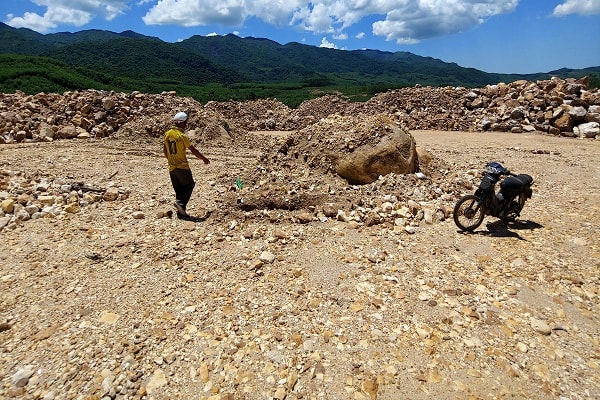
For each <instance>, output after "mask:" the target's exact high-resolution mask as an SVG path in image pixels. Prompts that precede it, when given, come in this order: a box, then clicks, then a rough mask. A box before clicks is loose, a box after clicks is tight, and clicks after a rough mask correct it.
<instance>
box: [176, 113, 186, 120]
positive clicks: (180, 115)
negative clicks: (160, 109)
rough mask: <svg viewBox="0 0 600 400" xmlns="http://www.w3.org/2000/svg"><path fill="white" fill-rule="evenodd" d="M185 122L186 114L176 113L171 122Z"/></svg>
mask: <svg viewBox="0 0 600 400" xmlns="http://www.w3.org/2000/svg"><path fill="white" fill-rule="evenodd" d="M186 120H187V114H186V113H184V112H178V113H177V114H175V116H174V117H173V121H186Z"/></svg>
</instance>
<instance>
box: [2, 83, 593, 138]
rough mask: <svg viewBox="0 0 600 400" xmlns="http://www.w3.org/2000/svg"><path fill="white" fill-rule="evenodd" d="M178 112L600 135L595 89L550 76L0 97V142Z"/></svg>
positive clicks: (232, 128)
mask: <svg viewBox="0 0 600 400" xmlns="http://www.w3.org/2000/svg"><path fill="white" fill-rule="evenodd" d="M175 110H185V111H187V112H188V113H190V115H191V116H192V118H191V120H190V127H191V128H196V129H200V130H201V133H202V134H208V135H209V136H212V137H214V136H217V137H223V136H224V135H230V136H234V137H235V136H236V135H238V136H239V135H243V134H244V133H245V132H248V131H255V130H298V129H302V128H306V127H307V126H310V125H312V124H314V123H316V122H318V121H319V120H320V119H322V118H324V117H327V116H328V115H331V114H340V115H348V114H352V115H357V114H365V115H375V114H381V113H388V114H394V115H396V116H397V117H398V118H399V119H400V120H402V121H403V122H404V124H405V125H406V127H407V128H408V129H439V130H457V131H510V132H515V133H519V132H533V131H539V132H542V133H548V134H551V135H563V136H577V137H587V138H593V137H596V136H598V135H600V91H598V90H588V83H587V80H586V79H582V80H573V79H567V80H561V79H557V78H553V79H550V80H544V81H538V82H529V81H517V82H512V83H510V84H504V83H499V84H497V85H489V86H486V87H484V88H479V89H467V88H463V87H440V88H433V87H419V86H416V87H411V88H404V89H398V90H390V91H388V92H386V93H382V94H379V95H377V96H375V97H373V98H371V99H370V100H369V101H367V102H365V103H351V102H349V101H347V100H345V99H342V98H339V97H336V96H323V97H320V98H317V99H314V100H309V101H306V102H304V103H303V104H301V105H300V106H299V107H298V108H297V109H290V108H289V107H287V106H286V105H284V104H283V103H281V102H279V101H277V100H271V99H267V100H256V101H249V102H236V101H229V102H225V103H218V102H209V103H207V104H206V105H201V104H200V103H198V102H196V101H195V100H193V99H191V98H181V97H178V96H177V95H176V94H175V93H174V92H166V93H162V94H143V93H139V92H133V93H129V94H125V93H114V92H105V91H95V90H89V91H82V92H67V93H64V94H62V95H60V94H46V93H39V94H36V95H25V94H24V93H21V92H17V93H14V94H0V143H14V142H24V141H48V140H53V139H62V138H75V137H78V138H87V137H97V138H100V137H106V136H111V135H114V134H117V133H119V132H121V133H129V132H133V133H136V134H148V135H152V136H158V135H160V134H161V133H162V132H163V131H164V128H165V127H166V125H168V123H169V117H170V116H171V115H172V113H173V111H175Z"/></svg>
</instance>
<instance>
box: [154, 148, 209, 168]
mask: <svg viewBox="0 0 600 400" xmlns="http://www.w3.org/2000/svg"><path fill="white" fill-rule="evenodd" d="M188 149H190V151H191V152H192V154H193V155H195V156H196V157H198V158H199V159H201V160H202V161H204V164H210V160H209V159H208V158H206V157H204V154H202V153H200V152H199V151H198V149H196V148H195V147H194V145H190V147H188ZM165 151H166V150H165Z"/></svg>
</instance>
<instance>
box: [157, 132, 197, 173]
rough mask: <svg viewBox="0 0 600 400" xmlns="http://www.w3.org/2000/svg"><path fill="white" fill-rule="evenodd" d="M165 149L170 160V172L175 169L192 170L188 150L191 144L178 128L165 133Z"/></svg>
mask: <svg viewBox="0 0 600 400" xmlns="http://www.w3.org/2000/svg"><path fill="white" fill-rule="evenodd" d="M163 143H164V145H165V148H166V149H167V158H168V159H169V172H170V171H173V170H174V169H175V168H179V169H190V164H189V163H188V160H187V156H186V150H187V148H188V147H190V145H191V142H190V139H189V138H188V137H187V135H186V134H185V133H183V131H182V130H181V129H179V128H178V127H176V126H174V127H172V128H171V129H169V130H168V131H167V132H166V133H165V137H164V139H163Z"/></svg>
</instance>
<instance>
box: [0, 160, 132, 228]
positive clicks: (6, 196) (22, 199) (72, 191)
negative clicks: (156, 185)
mask: <svg viewBox="0 0 600 400" xmlns="http://www.w3.org/2000/svg"><path fill="white" fill-rule="evenodd" d="M129 192H130V190H129V189H127V188H122V187H121V188H119V187H114V186H113V185H112V184H110V183H109V185H108V187H106V188H99V187H93V186H90V185H86V184H84V183H80V182H79V183H78V182H72V181H71V180H69V179H68V178H54V179H48V178H46V177H42V176H39V175H35V176H29V175H26V174H25V173H24V172H23V171H11V170H4V169H3V170H0V230H2V229H4V228H6V229H14V228H16V227H17V226H19V225H22V224H23V222H25V221H29V220H36V219H39V218H63V217H64V216H65V215H67V214H76V213H78V212H80V211H81V208H82V207H85V206H89V205H92V204H95V203H98V202H102V201H118V200H124V199H126V198H127V197H128V196H129Z"/></svg>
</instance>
